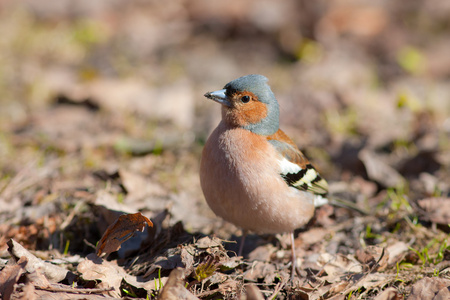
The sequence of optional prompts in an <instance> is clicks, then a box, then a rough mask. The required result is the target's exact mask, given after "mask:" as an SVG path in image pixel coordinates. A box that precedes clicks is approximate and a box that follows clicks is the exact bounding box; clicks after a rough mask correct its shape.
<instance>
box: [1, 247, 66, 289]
mask: <svg viewBox="0 0 450 300" xmlns="http://www.w3.org/2000/svg"><path fill="white" fill-rule="evenodd" d="M8 252H9V253H10V254H11V255H12V256H14V257H16V258H19V257H22V256H25V257H26V258H27V259H28V263H27V264H26V266H25V270H26V271H27V272H28V273H32V272H33V271H35V270H36V269H39V270H41V271H42V272H43V273H44V275H45V277H46V278H47V279H48V280H49V281H50V282H60V281H61V280H64V279H68V280H69V281H70V280H72V278H73V277H74V274H73V273H71V272H69V271H68V270H66V269H63V268H61V267H59V266H56V265H53V264H51V263H48V262H44V261H42V260H41V259H39V258H37V257H36V256H34V255H33V254H31V253H30V252H29V251H28V250H27V249H25V248H24V247H23V246H22V245H20V244H19V243H17V242H16V241H15V240H13V239H11V240H9V241H8Z"/></svg>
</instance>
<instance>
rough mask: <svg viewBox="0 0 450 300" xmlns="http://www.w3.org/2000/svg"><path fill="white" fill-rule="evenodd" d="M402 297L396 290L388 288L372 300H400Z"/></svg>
mask: <svg viewBox="0 0 450 300" xmlns="http://www.w3.org/2000/svg"><path fill="white" fill-rule="evenodd" d="M401 299H403V296H402V295H401V294H400V293H399V292H398V291H397V289H396V288H393V287H390V288H387V289H385V290H384V291H383V292H381V293H380V294H379V295H378V296H376V297H375V298H373V300H401Z"/></svg>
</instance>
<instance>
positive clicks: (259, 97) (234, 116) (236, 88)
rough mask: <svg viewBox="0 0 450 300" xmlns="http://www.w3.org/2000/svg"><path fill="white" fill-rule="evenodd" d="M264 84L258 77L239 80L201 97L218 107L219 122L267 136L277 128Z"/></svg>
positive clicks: (273, 105)
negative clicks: (214, 102) (220, 112)
mask: <svg viewBox="0 0 450 300" xmlns="http://www.w3.org/2000/svg"><path fill="white" fill-rule="evenodd" d="M267 81H268V79H267V78H266V77H264V76H262V75H255V74H252V75H247V76H243V77H239V78H238V79H235V80H233V81H230V82H229V83H227V84H226V85H225V86H224V88H223V89H222V90H218V91H215V92H208V93H206V94H205V97H206V98H209V99H211V100H214V101H216V102H218V103H220V104H222V119H223V120H224V121H225V122H226V123H228V124H229V125H231V126H236V127H241V128H245V129H247V130H250V131H252V132H254V133H256V134H260V135H271V134H274V133H275V132H277V130H278V127H279V109H278V102H277V100H276V99H275V96H274V94H273V93H272V90H271V89H270V86H269V85H268V84H267Z"/></svg>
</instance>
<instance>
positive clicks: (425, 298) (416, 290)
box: [408, 277, 450, 300]
mask: <svg viewBox="0 0 450 300" xmlns="http://www.w3.org/2000/svg"><path fill="white" fill-rule="evenodd" d="M444 299H450V279H445V278H438V277H432V278H428V277H426V278H423V279H421V280H419V281H417V282H416V283H415V284H414V285H413V286H412V289H411V295H410V296H409V297H408V300H444Z"/></svg>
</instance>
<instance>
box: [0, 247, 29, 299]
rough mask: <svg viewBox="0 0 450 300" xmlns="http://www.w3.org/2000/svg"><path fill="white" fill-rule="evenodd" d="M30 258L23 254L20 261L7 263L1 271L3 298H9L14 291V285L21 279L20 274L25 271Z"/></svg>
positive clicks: (0, 284) (0, 287)
mask: <svg viewBox="0 0 450 300" xmlns="http://www.w3.org/2000/svg"><path fill="white" fill-rule="evenodd" d="M27 263H28V259H27V258H26V257H25V256H22V257H21V258H20V259H19V261H18V262H17V263H15V264H13V265H7V266H6V267H5V268H3V270H2V271H1V272H0V294H1V296H2V299H5V300H9V299H11V295H12V293H13V292H14V285H15V284H16V282H17V280H19V277H20V275H22V274H23V272H25V266H26V265H27Z"/></svg>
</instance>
